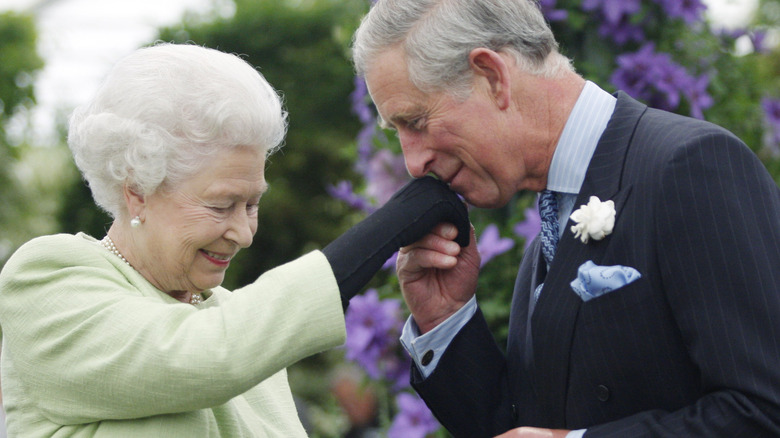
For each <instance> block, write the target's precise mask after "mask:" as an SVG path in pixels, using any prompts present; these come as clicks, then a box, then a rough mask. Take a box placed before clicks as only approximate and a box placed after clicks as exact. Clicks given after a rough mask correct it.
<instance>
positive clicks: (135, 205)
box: [123, 183, 146, 220]
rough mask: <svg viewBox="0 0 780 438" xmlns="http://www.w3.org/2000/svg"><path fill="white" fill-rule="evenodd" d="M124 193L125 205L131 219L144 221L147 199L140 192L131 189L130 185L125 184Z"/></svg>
mask: <svg viewBox="0 0 780 438" xmlns="http://www.w3.org/2000/svg"><path fill="white" fill-rule="evenodd" d="M123 192H124V196H125V205H126V206H127V212H128V214H129V215H130V217H131V218H134V217H140V218H141V220H144V219H145V218H144V212H145V210H146V197H145V196H144V195H142V194H141V193H140V191H139V190H137V189H134V188H133V187H131V186H130V185H129V184H128V183H125V185H124V188H123Z"/></svg>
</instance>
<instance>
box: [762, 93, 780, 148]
mask: <svg viewBox="0 0 780 438" xmlns="http://www.w3.org/2000/svg"><path fill="white" fill-rule="evenodd" d="M761 108H762V109H763V110H764V118H765V120H766V124H767V134H766V144H767V146H768V147H769V149H770V150H771V151H772V153H773V154H774V155H775V156H780V99H772V98H770V97H765V98H763V99H761Z"/></svg>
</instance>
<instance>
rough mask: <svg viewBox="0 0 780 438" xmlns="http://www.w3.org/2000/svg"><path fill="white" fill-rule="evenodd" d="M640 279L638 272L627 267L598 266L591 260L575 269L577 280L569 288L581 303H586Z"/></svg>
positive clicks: (640, 275)
mask: <svg viewBox="0 0 780 438" xmlns="http://www.w3.org/2000/svg"><path fill="white" fill-rule="evenodd" d="M641 277H642V274H640V273H639V271H637V270H636V269H634V268H630V267H628V266H620V265H616V266H598V265H597V264H595V263H593V261H592V260H588V261H587V262H585V263H583V264H582V266H580V267H579V269H577V278H575V279H574V281H572V282H571V288H572V289H574V292H576V293H577V295H579V296H580V298H582V301H588V300H590V299H593V298H596V297H600V296H602V295H605V294H608V293H610V292H612V291H613V290H615V289H619V288H621V287H623V286H625V285H627V284H629V283H631V282H632V281H635V280H637V279H639V278H641Z"/></svg>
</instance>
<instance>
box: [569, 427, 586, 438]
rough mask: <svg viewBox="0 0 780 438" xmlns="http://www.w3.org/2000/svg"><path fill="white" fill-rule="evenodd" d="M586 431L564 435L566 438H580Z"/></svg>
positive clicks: (576, 431)
mask: <svg viewBox="0 0 780 438" xmlns="http://www.w3.org/2000/svg"><path fill="white" fill-rule="evenodd" d="M586 430H587V429H580V430H572V431H571V432H569V433H567V434H566V438H582V437H583V436H584V435H585V431H586Z"/></svg>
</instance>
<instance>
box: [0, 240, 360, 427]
mask: <svg viewBox="0 0 780 438" xmlns="http://www.w3.org/2000/svg"><path fill="white" fill-rule="evenodd" d="M204 296H208V299H207V300H206V301H204V302H203V303H202V304H200V305H198V306H197V307H196V306H192V305H190V304H184V303H181V302H179V301H176V300H175V299H173V298H172V297H170V296H168V295H167V294H165V293H163V292H161V291H159V290H157V289H156V288H155V287H154V286H152V285H151V284H150V283H149V282H147V281H146V280H145V279H144V278H143V277H142V276H141V275H140V274H139V273H138V272H136V271H135V270H133V269H132V268H131V267H129V266H128V265H126V264H125V263H124V262H122V261H121V260H120V259H119V258H118V257H116V256H115V255H114V254H112V253H110V252H109V251H107V250H106V249H105V248H103V247H102V246H101V245H100V243H99V242H98V241H97V240H95V239H93V238H91V237H89V236H86V235H84V234H79V235H76V236H73V235H65V234H61V235H56V236H46V237H40V238H37V239H34V240H32V241H30V242H28V243H27V244H25V245H24V246H23V247H22V248H20V249H19V250H18V251H17V252H16V253H15V254H14V255H13V256H12V257H11V259H10V260H9V261H8V263H7V264H6V265H5V267H4V268H3V271H2V273H0V327H1V328H2V341H3V347H2V348H3V350H2V356H0V357H1V358H2V360H1V363H0V371H1V372H2V380H0V381H1V382H2V391H3V402H4V404H5V408H6V411H7V428H8V434H9V436H10V437H21V438H36V437H122V438H132V437H145V438H153V437H165V438H176V437H182V438H185V437H186V438H199V437H230V438H234V437H236V438H238V437H285V438H286V437H298V436H306V433H305V432H304V430H303V427H302V425H301V422H300V420H299V419H298V415H297V411H296V409H295V405H294V404H293V398H292V394H291V392H290V387H289V385H288V383H287V374H286V371H285V368H286V367H287V366H289V365H291V364H293V363H295V362H296V361H298V360H300V359H302V358H304V357H306V356H309V355H312V354H314V353H317V352H320V351H323V350H325V349H328V348H332V347H335V346H337V345H340V344H342V343H343V342H344V338H345V327H344V316H343V312H342V308H341V299H340V297H339V291H338V286H337V284H336V280H335V278H334V276H333V273H332V271H331V268H330V265H329V264H328V262H327V260H326V258H325V256H324V255H323V254H322V253H321V252H318V251H315V252H312V253H309V254H307V255H305V256H303V257H301V258H299V259H297V260H295V261H293V262H290V263H288V264H286V265H283V266H280V267H278V268H275V269H273V270H271V271H269V272H267V273H266V274H264V275H262V276H261V277H260V278H259V279H258V280H257V281H255V282H254V283H252V284H250V285H248V286H246V287H243V288H241V289H238V290H236V291H234V292H232V293H231V292H229V291H227V290H225V289H223V288H216V289H213V290H212V291H207V292H206V293H205V294H204Z"/></svg>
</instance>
